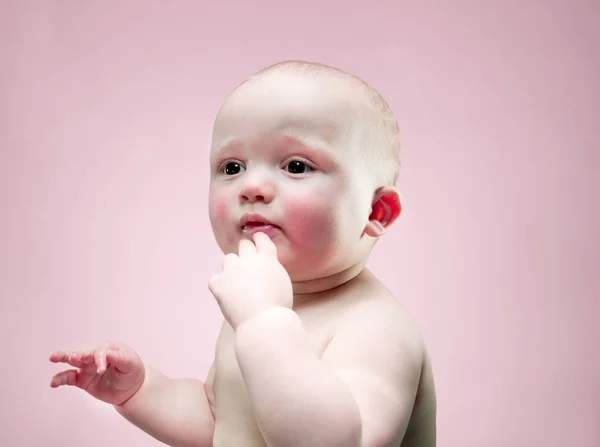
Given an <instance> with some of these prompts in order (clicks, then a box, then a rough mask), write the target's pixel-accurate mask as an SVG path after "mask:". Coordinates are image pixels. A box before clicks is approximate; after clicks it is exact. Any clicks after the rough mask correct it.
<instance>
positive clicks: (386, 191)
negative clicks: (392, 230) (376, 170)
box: [365, 186, 402, 237]
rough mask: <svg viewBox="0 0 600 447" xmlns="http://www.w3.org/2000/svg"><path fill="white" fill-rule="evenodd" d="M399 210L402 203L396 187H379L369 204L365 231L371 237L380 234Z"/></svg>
mask: <svg viewBox="0 0 600 447" xmlns="http://www.w3.org/2000/svg"><path fill="white" fill-rule="evenodd" d="M401 212H402V204H401V203H400V195H399V194H398V191H397V190H396V188H394V187H392V186H384V187H381V188H379V189H378V190H377V191H376V193H375V197H374V200H373V203H372V205H371V214H370V215H369V222H368V223H367V226H366V228H365V232H366V233H367V234H368V235H369V236H371V237H379V236H381V235H382V234H383V233H385V229H386V228H387V227H389V226H390V225H391V224H392V223H393V222H394V221H395V220H396V219H397V218H398V216H400V213H401Z"/></svg>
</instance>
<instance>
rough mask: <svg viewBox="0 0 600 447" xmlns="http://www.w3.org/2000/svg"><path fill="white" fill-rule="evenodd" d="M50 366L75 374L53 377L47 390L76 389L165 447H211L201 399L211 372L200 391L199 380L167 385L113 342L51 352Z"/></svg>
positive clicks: (208, 417)
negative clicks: (57, 365)
mask: <svg viewBox="0 0 600 447" xmlns="http://www.w3.org/2000/svg"><path fill="white" fill-rule="evenodd" d="M50 361H51V362H53V363H66V364H68V365H70V366H71V367H74V368H77V369H67V370H64V371H61V372H59V373H57V374H55V375H54V377H53V378H52V380H51V381H50V386H51V387H52V388H58V387H61V386H75V387H77V388H81V389H82V390H85V391H86V392H87V393H88V394H90V395H91V396H92V397H94V398H96V399H99V400H101V401H103V402H107V403H109V404H112V405H113V406H114V407H115V408H116V410H117V411H118V412H119V413H120V414H121V415H123V416H124V417H125V418H126V419H127V420H129V421H130V422H131V423H133V424H134V425H136V426H138V427H139V428H141V429H142V430H144V431H145V432H147V433H148V434H150V435H151V436H153V437H155V438H156V439H158V440H159V441H162V442H164V443H166V444H169V445H172V446H197V447H202V446H212V438H213V429H214V418H213V414H212V411H211V408H210V404H209V401H208V398H207V393H211V392H212V382H213V376H214V369H213V368H212V367H211V368H210V370H209V373H208V378H207V380H206V385H205V384H203V383H202V382H201V381H199V380H192V379H169V378H168V377H166V376H164V375H163V374H162V373H160V372H158V371H156V370H155V369H153V368H150V367H148V366H145V365H144V362H143V361H142V359H141V358H140V356H139V355H138V354H137V353H136V352H135V351H134V350H133V349H132V348H130V347H129V346H127V345H125V344H123V343H117V342H104V343H101V344H99V345H98V346H96V347H93V348H87V349H82V350H75V351H62V350H59V351H55V352H53V353H52V354H51V355H50Z"/></svg>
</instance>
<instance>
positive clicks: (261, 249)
mask: <svg viewBox="0 0 600 447" xmlns="http://www.w3.org/2000/svg"><path fill="white" fill-rule="evenodd" d="M254 244H255V245H256V250H257V251H258V253H260V254H265V255H267V256H275V257H277V247H275V244H274V243H273V241H272V240H271V238H270V237H269V236H267V235H266V234H265V233H262V232H258V233H254Z"/></svg>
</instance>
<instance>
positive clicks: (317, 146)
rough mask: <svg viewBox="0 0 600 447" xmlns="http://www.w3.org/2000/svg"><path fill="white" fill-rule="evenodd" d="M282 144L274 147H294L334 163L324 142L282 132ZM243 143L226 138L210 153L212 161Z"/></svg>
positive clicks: (232, 138)
mask: <svg viewBox="0 0 600 447" xmlns="http://www.w3.org/2000/svg"><path fill="white" fill-rule="evenodd" d="M280 138H281V140H282V141H281V142H280V143H278V144H276V145H274V146H275V147H277V148H280V147H281V146H290V145H291V146H293V147H299V148H300V149H301V150H303V151H305V152H307V153H310V154H312V155H313V156H315V157H318V158H320V159H322V158H323V157H326V158H327V159H329V160H331V161H333V157H332V156H331V151H330V150H327V147H328V145H327V144H325V143H324V142H319V143H317V141H315V142H314V143H312V142H311V141H310V140H308V141H307V139H306V138H302V137H296V136H293V135H291V133H289V132H285V131H284V132H282V135H281V137H280ZM242 145H243V143H242V141H241V140H238V139H236V138H234V137H228V138H226V139H225V140H224V141H223V142H222V143H221V144H220V145H219V146H216V147H215V148H213V150H212V151H211V153H210V160H211V161H212V162H214V161H215V160H216V159H218V158H219V154H221V153H222V152H224V151H227V150H231V149H236V148H237V146H242Z"/></svg>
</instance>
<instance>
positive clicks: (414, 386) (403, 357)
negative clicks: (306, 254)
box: [323, 275, 427, 446]
mask: <svg viewBox="0 0 600 447" xmlns="http://www.w3.org/2000/svg"><path fill="white" fill-rule="evenodd" d="M347 294H348V296H347V297H346V298H344V299H343V301H344V302H345V305H344V307H343V308H344V311H343V312H342V315H341V316H340V318H339V320H338V322H337V324H336V327H335V330H334V333H333V337H332V339H331V342H330V343H329V345H328V346H327V349H326V350H325V352H324V354H323V361H324V362H326V363H328V364H329V365H331V366H332V367H333V368H334V369H335V370H336V371H337V374H338V377H340V379H341V380H343V381H344V382H345V383H347V384H348V386H349V388H350V390H351V392H352V393H353V395H354V397H355V400H356V402H357V404H358V407H359V411H360V414H361V418H362V422H363V424H362V425H363V440H364V443H363V445H365V446H370V445H400V443H401V442H402V439H403V438H404V436H405V434H406V433H407V431H408V429H409V427H410V425H411V416H412V415H413V410H414V408H415V404H416V402H417V395H418V392H419V388H420V382H421V375H422V371H423V367H424V365H425V363H426V359H427V352H426V348H425V344H424V342H423V339H422V336H421V333H420V331H419V329H418V328H417V326H416V324H415V322H414V320H413V319H412V318H411V317H410V315H409V314H408V312H406V310H405V309H404V308H403V307H402V306H401V304H400V303H399V302H398V300H396V299H395V298H394V296H392V294H391V293H390V292H389V290H388V289H387V288H385V287H384V286H383V285H381V283H379V281H377V279H376V278H374V277H373V276H372V275H370V276H368V277H367V279H366V280H361V281H360V282H357V285H356V286H355V287H353V288H352V289H349V290H348V291H347Z"/></svg>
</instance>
